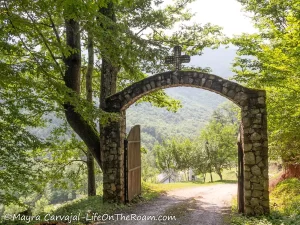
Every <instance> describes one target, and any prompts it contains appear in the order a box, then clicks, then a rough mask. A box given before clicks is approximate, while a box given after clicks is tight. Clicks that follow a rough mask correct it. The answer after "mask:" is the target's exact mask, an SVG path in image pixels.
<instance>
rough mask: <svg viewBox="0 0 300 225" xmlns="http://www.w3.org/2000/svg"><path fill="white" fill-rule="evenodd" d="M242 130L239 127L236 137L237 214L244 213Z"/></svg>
mask: <svg viewBox="0 0 300 225" xmlns="http://www.w3.org/2000/svg"><path fill="white" fill-rule="evenodd" d="M242 137H243V128H242V126H240V129H239V135H238V143H237V145H238V212H239V213H244V204H245V202H244V151H243V145H242Z"/></svg>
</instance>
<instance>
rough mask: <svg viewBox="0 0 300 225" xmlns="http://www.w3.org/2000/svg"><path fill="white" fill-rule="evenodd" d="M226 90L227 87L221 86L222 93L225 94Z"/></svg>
mask: <svg viewBox="0 0 300 225" xmlns="http://www.w3.org/2000/svg"><path fill="white" fill-rule="evenodd" d="M227 92H228V89H227V88H226V87H223V88H222V93H223V94H224V95H226V94H227Z"/></svg>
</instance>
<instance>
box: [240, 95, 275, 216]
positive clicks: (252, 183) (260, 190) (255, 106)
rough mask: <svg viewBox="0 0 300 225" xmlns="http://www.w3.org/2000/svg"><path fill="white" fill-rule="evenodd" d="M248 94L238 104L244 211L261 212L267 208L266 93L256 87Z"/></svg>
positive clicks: (246, 212)
mask: <svg viewBox="0 0 300 225" xmlns="http://www.w3.org/2000/svg"><path fill="white" fill-rule="evenodd" d="M248 96H249V98H248V104H247V105H246V106H243V107H242V123H243V128H244V137H243V150H244V166H245V169H244V188H245V190H244V199H245V206H244V212H245V214H246V215H261V214H268V213H269V211H270V208H269V181H268V180H269V178H268V137H267V112H266V103H265V101H266V94H265V92H264V91H256V92H253V93H251V94H249V95H248Z"/></svg>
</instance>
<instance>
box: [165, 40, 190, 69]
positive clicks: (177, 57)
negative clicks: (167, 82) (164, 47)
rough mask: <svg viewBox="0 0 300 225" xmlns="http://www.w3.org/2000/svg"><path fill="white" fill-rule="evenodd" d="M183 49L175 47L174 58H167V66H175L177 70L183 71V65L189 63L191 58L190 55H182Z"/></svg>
mask: <svg viewBox="0 0 300 225" xmlns="http://www.w3.org/2000/svg"><path fill="white" fill-rule="evenodd" d="M181 49H182V48H181V47H180V46H175V47H174V56H167V57H166V58H165V63H166V64H174V67H175V70H181V63H189V62H190V60H191V57H190V56H189V55H181Z"/></svg>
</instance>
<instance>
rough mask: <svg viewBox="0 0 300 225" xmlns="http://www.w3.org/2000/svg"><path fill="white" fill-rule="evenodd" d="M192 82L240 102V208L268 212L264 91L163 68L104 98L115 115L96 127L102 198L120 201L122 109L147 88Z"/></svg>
mask: <svg viewBox="0 0 300 225" xmlns="http://www.w3.org/2000/svg"><path fill="white" fill-rule="evenodd" d="M179 86H187V87H197V88H201V89H206V90H208V91H212V92H215V93H217V94H219V95H222V96H224V97H225V98H227V99H229V100H230V101H232V102H234V103H235V104H237V105H238V106H239V107H240V108H241V112H242V113H241V114H242V130H243V133H242V147H243V151H244V212H245V214H247V215H259V214H266V213H269V191H268V184H269V182H268V138H267V112H266V103H265V102H266V93H265V91H262V90H254V89H250V88H246V87H243V86H241V85H239V84H237V83H234V82H232V81H229V80H226V79H223V78H221V77H218V76H216V75H212V74H207V73H202V72H195V71H169V72H164V73H160V74H156V75H154V76H150V77H148V78H146V79H144V80H141V81H139V82H136V83H134V84H132V85H131V86H129V87H127V88H125V89H124V90H123V91H121V92H119V93H116V94H114V95H112V96H110V97H108V98H107V99H106V104H105V107H104V108H103V109H104V110H105V111H107V112H114V113H118V114H119V115H120V119H119V120H118V121H112V122H110V123H109V124H108V125H106V126H105V127H104V128H102V129H101V145H102V146H101V148H102V149H103V172H104V178H103V183H104V199H105V200H109V201H118V202H123V201H124V181H123V180H124V171H123V163H124V162H123V155H124V139H125V129H126V125H125V124H126V113H125V111H126V109H127V108H128V107H129V106H130V105H132V104H133V103H134V102H135V101H137V100H138V99H139V98H141V97H143V96H144V95H146V94H149V93H150V92H153V91H156V90H159V89H165V88H169V87H179Z"/></svg>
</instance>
